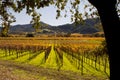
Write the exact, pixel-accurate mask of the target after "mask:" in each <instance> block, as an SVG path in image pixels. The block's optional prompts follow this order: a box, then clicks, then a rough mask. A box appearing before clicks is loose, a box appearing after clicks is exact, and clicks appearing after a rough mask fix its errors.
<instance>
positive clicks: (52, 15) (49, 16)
mask: <svg viewBox="0 0 120 80" xmlns="http://www.w3.org/2000/svg"><path fill="white" fill-rule="evenodd" d="M68 6H69V5H68ZM82 6H83V5H81V6H80V10H81V12H83V7H82ZM37 12H38V13H41V14H42V16H41V20H40V21H42V22H45V23H47V24H49V25H52V26H58V25H63V24H71V23H72V22H71V17H70V13H68V14H67V17H66V18H65V17H60V18H58V19H56V8H55V6H52V5H51V6H49V7H45V8H42V9H39V10H37ZM13 15H14V16H15V17H16V22H14V23H12V24H11V25H17V24H29V23H30V21H31V16H29V15H27V14H26V11H25V10H23V11H22V12H20V13H13ZM63 15H64V12H63Z"/></svg>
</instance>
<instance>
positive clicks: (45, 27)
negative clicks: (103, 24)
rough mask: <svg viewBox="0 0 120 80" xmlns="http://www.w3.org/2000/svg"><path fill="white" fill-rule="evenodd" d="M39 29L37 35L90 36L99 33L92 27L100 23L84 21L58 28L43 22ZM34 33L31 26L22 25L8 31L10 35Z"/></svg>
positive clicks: (96, 20)
mask: <svg viewBox="0 0 120 80" xmlns="http://www.w3.org/2000/svg"><path fill="white" fill-rule="evenodd" d="M40 23H41V27H40V28H39V29H38V33H39V34H53V33H55V32H56V33H62V32H63V33H80V34H92V33H96V32H99V31H100V30H99V29H98V28H95V27H94V26H95V25H96V24H98V23H100V20H99V19H98V18H96V19H86V20H85V23H84V24H79V25H77V26H75V25H74V23H73V24H64V25H59V26H51V25H49V24H46V23H44V22H40ZM32 32H35V29H34V28H33V27H32V24H24V25H14V26H11V27H10V29H9V33H10V34H25V33H32Z"/></svg>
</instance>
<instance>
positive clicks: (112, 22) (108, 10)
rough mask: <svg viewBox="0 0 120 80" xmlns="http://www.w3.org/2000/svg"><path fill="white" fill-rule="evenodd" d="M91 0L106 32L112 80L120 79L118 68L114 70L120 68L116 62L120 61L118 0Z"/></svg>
mask: <svg viewBox="0 0 120 80" xmlns="http://www.w3.org/2000/svg"><path fill="white" fill-rule="evenodd" d="M89 1H90V2H91V3H92V4H93V5H94V6H95V7H96V8H97V10H98V13H99V16H100V19H101V23H102V26H103V30H104V33H105V39H106V42H107V48H108V54H109V60H110V80H115V79H117V78H118V79H119V76H118V75H117V73H116V72H117V70H114V69H119V68H118V65H119V64H118V63H117V64H116V62H118V61H119V58H117V57H115V55H118V53H119V49H118V48H117V45H118V46H119V44H120V40H119V39H118V36H119V35H120V29H119V27H120V21H119V17H118V14H117V11H116V8H115V4H116V0H110V1H106V2H105V0H104V1H103V0H89ZM97 1H98V2H97ZM114 57H115V58H114ZM117 59H118V60H117Z"/></svg>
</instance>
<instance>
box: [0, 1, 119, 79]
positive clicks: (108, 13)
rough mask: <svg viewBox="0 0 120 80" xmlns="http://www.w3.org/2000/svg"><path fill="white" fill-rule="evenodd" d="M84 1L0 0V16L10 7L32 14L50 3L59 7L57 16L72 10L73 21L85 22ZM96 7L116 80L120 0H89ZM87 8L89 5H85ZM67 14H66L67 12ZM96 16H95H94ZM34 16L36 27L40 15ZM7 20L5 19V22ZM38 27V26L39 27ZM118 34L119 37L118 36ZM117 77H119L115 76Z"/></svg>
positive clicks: (16, 10)
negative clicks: (82, 8) (82, 5)
mask: <svg viewBox="0 0 120 80" xmlns="http://www.w3.org/2000/svg"><path fill="white" fill-rule="evenodd" d="M82 1H85V0H0V10H1V11H0V16H1V17H2V18H3V19H5V18H6V17H5V16H4V15H5V13H7V9H8V8H12V9H13V10H14V11H15V12H21V11H22V10H23V9H26V13H27V14H29V15H31V14H32V13H33V12H34V10H35V9H39V8H43V7H46V6H49V5H54V6H56V7H57V10H56V12H57V16H56V18H59V16H61V11H64V12H66V13H67V12H70V13H72V14H71V21H74V22H76V23H77V24H78V23H80V22H83V17H82V16H83V15H82V13H80V12H79V5H80V3H81V2H82ZM88 1H89V2H90V3H91V4H92V5H93V6H94V7H96V9H97V12H98V14H99V16H100V19H101V22H102V26H103V30H104V33H105V39H106V42H107V48H108V54H109V59H110V79H111V80H112V79H113V80H114V76H115V75H114V70H113V67H114V65H115V66H118V65H117V64H114V63H115V62H116V60H115V59H114V58H113V56H114V55H116V53H118V52H119V49H117V48H116V45H118V44H119V43H120V41H119V39H118V38H117V37H118V36H117V35H118V34H119V33H120V31H119V27H120V21H119V12H120V8H119V5H120V0H109V1H107V0H88ZM68 3H69V4H70V7H69V10H68V8H67V6H66V5H67V4H68ZM85 7H86V8H88V7H89V5H85ZM92 10H93V7H92V8H89V11H92ZM93 14H97V13H96V12H92V15H91V16H93ZM88 15H89V14H88V13H87V12H85V13H84V16H86V17H87V16H88ZM65 16H66V14H65ZM93 17H94V16H93ZM34 18H35V16H33V20H32V23H33V24H34V27H35V26H36V25H37V27H38V26H39V24H38V21H39V20H38V19H40V17H38V16H37V17H36V19H34ZM6 21H7V20H6V19H5V20H4V21H3V23H5V22H6ZM37 27H36V28H37ZM116 36H117V37H116ZM115 78H117V77H116V76H115Z"/></svg>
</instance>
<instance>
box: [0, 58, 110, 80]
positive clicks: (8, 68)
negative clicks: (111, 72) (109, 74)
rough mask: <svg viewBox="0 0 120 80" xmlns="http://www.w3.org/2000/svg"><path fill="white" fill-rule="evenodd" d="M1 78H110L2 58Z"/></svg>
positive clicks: (103, 79) (21, 79) (17, 79)
mask: <svg viewBox="0 0 120 80" xmlns="http://www.w3.org/2000/svg"><path fill="white" fill-rule="evenodd" d="M0 80H108V79H106V78H100V77H95V76H89V75H87V76H86V75H85V76H81V75H80V73H76V72H71V71H57V70H54V69H48V68H43V67H37V66H32V65H28V64H20V63H15V62H11V61H4V60H0Z"/></svg>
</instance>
